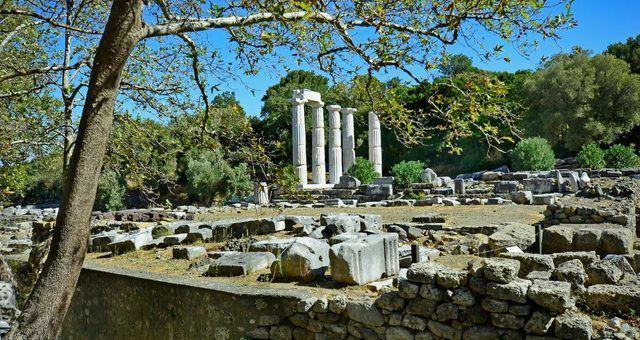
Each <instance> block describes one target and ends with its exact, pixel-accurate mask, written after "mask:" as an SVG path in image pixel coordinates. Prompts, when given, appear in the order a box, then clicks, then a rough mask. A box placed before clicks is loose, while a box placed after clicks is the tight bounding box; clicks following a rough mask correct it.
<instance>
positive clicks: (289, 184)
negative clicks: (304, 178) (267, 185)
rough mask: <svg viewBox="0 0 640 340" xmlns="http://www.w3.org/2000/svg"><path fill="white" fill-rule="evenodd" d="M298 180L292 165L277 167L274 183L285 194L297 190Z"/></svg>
mask: <svg viewBox="0 0 640 340" xmlns="http://www.w3.org/2000/svg"><path fill="white" fill-rule="evenodd" d="M298 182H299V181H298V176H296V173H295V171H294V169H293V165H287V166H285V167H282V168H279V169H278V171H277V172H276V185H277V186H278V188H280V190H281V191H282V192H283V193H285V194H293V193H295V192H297V190H298Z"/></svg>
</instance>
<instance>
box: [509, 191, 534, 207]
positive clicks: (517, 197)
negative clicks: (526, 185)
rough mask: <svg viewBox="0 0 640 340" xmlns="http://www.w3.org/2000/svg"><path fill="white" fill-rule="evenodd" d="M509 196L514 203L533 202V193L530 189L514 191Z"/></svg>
mask: <svg viewBox="0 0 640 340" xmlns="http://www.w3.org/2000/svg"><path fill="white" fill-rule="evenodd" d="M509 197H510V198H511V200H512V201H513V202H514V203H516V204H531V203H533V193H532V192H531V191H514V192H512V193H511V194H510V196H509Z"/></svg>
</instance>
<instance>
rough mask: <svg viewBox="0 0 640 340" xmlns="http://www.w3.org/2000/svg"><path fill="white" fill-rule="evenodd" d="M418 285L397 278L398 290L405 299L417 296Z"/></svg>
mask: <svg viewBox="0 0 640 340" xmlns="http://www.w3.org/2000/svg"><path fill="white" fill-rule="evenodd" d="M419 291H420V285H418V284H415V283H413V282H411V281H409V280H404V279H398V292H399V293H400V296H401V297H403V298H405V299H414V298H416V297H417V296H418V292H419Z"/></svg>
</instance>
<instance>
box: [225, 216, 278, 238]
mask: <svg viewBox="0 0 640 340" xmlns="http://www.w3.org/2000/svg"><path fill="white" fill-rule="evenodd" d="M222 228H225V229H227V230H228V231H229V232H230V233H231V234H232V235H233V236H234V237H242V236H246V235H263V234H271V233H275V232H278V231H282V230H285V228H286V225H285V222H284V217H283V216H277V217H273V218H260V219H242V220H234V221H230V222H228V223H227V224H226V225H225V226H223V227H222ZM214 233H215V230H214Z"/></svg>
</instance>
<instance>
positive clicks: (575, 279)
mask: <svg viewBox="0 0 640 340" xmlns="http://www.w3.org/2000/svg"><path fill="white" fill-rule="evenodd" d="M553 276H554V277H555V278H556V280H558V281H565V282H569V283H571V286H572V287H573V288H574V289H575V288H578V287H584V285H585V283H586V282H587V273H586V272H585V270H584V266H583V265H582V262H580V260H571V261H567V262H564V263H562V264H560V265H559V266H558V267H557V268H556V269H555V270H554V271H553Z"/></svg>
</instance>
